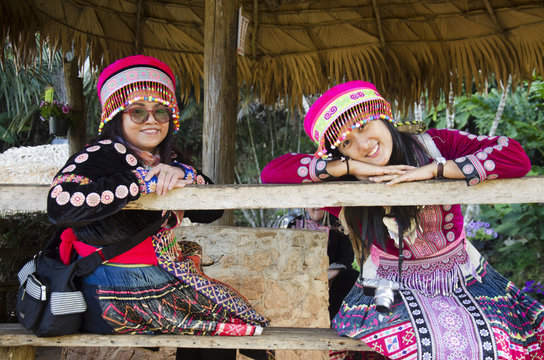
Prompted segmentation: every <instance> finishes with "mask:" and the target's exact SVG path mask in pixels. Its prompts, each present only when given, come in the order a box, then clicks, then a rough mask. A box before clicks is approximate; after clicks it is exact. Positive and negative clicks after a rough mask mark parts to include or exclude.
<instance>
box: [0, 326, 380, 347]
mask: <svg viewBox="0 0 544 360" xmlns="http://www.w3.org/2000/svg"><path fill="white" fill-rule="evenodd" d="M13 346H67V347H73V346H91V347H124V346H127V347H181V348H183V347H191V348H225V349H281V350H339V349H340V350H358V351H370V348H369V347H368V345H366V344H365V343H363V342H362V341H360V340H354V339H350V338H347V337H341V336H338V335H337V334H336V332H335V331H334V330H333V329H320V328H282V327H268V328H265V329H264V330H263V333H262V335H257V336H201V335H166V334H164V335H157V336H150V335H97V334H74V335H66V336H59V337H50V338H40V337H36V336H34V335H32V334H31V333H30V332H29V331H27V330H25V329H24V328H23V327H22V326H21V325H20V324H0V347H13Z"/></svg>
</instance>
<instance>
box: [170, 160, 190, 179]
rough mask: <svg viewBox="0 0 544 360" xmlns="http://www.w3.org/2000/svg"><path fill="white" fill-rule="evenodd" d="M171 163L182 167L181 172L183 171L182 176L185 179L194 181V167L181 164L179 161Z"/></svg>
mask: <svg viewBox="0 0 544 360" xmlns="http://www.w3.org/2000/svg"><path fill="white" fill-rule="evenodd" d="M172 165H175V166H177V167H180V168H182V169H183V172H184V173H185V176H184V177H183V178H184V179H185V180H190V181H191V182H192V183H195V182H196V176H195V174H196V170H195V168H194V167H192V166H189V165H185V164H182V163H180V162H177V161H174V162H173V163H172Z"/></svg>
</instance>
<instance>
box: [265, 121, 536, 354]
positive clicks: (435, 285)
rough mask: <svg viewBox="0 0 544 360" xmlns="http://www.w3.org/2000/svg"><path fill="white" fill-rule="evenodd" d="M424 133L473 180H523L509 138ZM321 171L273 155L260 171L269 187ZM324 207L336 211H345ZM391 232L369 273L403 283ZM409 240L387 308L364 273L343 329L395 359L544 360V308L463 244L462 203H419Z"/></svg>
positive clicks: (322, 175)
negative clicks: (369, 290)
mask: <svg viewBox="0 0 544 360" xmlns="http://www.w3.org/2000/svg"><path fill="white" fill-rule="evenodd" d="M426 134H428V135H429V136H430V138H431V139H432V141H433V142H434V144H435V145H436V148H437V149H438V150H439V152H440V153H441V155H442V156H443V157H445V158H446V159H447V160H454V161H455V162H456V164H457V165H458V167H459V169H461V171H462V172H463V174H464V175H465V179H466V181H467V185H469V186H472V185H476V184H478V183H480V182H482V181H485V180H487V179H497V178H514V177H521V176H524V175H525V174H527V173H528V172H529V170H530V168H531V165H530V161H529V159H528V157H527V155H526V154H525V152H524V151H523V149H522V148H521V146H520V144H519V143H518V142H517V141H515V140H513V139H510V138H508V137H505V136H491V137H490V136H485V135H481V136H477V135H473V134H469V133H467V132H464V131H457V130H447V129H442V130H436V129H431V130H428V131H427V132H426ZM418 139H420V141H421V138H418ZM429 161H430V162H431V161H432V159H430V160H429ZM325 169H326V160H323V159H319V158H315V157H313V155H304V154H295V153H291V154H286V155H283V156H280V157H278V158H276V159H274V160H272V161H271V162H270V163H269V164H268V165H267V166H266V167H265V168H264V170H263V172H262V175H261V177H262V180H263V182H264V183H303V182H318V181H323V180H330V179H331V178H330V177H329V175H328V174H327V173H326V171H325ZM327 210H328V211H330V212H331V213H333V214H335V215H337V214H338V212H339V210H340V209H339V208H330V209H327ZM388 228H389V227H388ZM389 230H390V235H391V239H390V240H389V241H388V243H387V247H386V250H385V251H383V250H381V249H379V248H378V247H376V246H372V249H371V256H370V257H369V259H367V260H366V262H365V264H364V266H363V276H364V277H365V278H385V279H389V280H394V281H399V279H398V248H397V246H396V245H395V242H394V240H395V239H394V238H395V236H396V234H395V233H394V232H393V231H391V228H389ZM397 242H398V239H397ZM403 244H404V247H403V253H404V257H405V261H404V263H403V273H402V279H401V286H402V290H401V291H400V292H399V296H398V298H397V299H396V300H395V302H394V304H393V306H392V307H391V312H390V313H389V314H382V313H378V312H377V311H376V307H375V304H374V300H373V297H372V296H366V295H364V294H363V291H362V288H363V287H362V279H361V278H360V279H359V280H358V281H357V283H356V284H355V286H354V287H353V289H352V290H351V292H350V294H349V295H348V296H347V297H346V298H345V300H344V303H343V305H342V307H341V309H340V311H339V313H338V314H337V315H336V317H335V319H334V320H333V327H334V328H335V329H336V330H337V332H338V333H339V334H341V335H345V336H349V337H353V338H358V339H361V340H362V341H364V342H366V343H367V344H368V345H369V346H370V347H371V348H373V349H374V350H375V351H376V352H377V353H379V354H381V355H383V356H384V357H387V358H391V359H429V360H430V359H433V360H442V359H448V360H449V359H467V360H468V359H486V360H487V359H533V358H535V359H543V358H544V351H543V349H542V348H543V346H544V339H543V338H544V306H543V305H542V304H540V303H538V302H536V301H535V300H534V299H532V298H530V297H529V296H527V295H525V294H523V293H522V292H521V291H520V290H519V289H518V288H516V287H515V286H514V284H512V283H511V282H509V281H508V280H506V279H504V278H503V277H502V276H501V275H500V274H498V273H496V271H495V270H494V269H493V268H492V267H491V266H490V265H489V264H488V263H487V262H486V261H485V260H484V259H483V258H482V257H481V256H480V254H479V253H478V252H477V251H476V250H475V249H474V248H473V247H472V246H471V245H470V243H469V242H468V241H466V239H465V235H464V229H463V215H462V213H461V207H460V205H432V206H425V207H423V208H422V210H421V211H420V214H419V227H418V228H417V229H415V231H414V232H412V233H411V234H408V235H407V236H405V238H404V241H403ZM505 308H508V309H510V311H508V312H505V311H504V309H505ZM333 354H334V357H335V358H337V359H352V358H360V356H361V354H352V353H349V352H348V353H346V352H338V353H333ZM379 358H382V357H379Z"/></svg>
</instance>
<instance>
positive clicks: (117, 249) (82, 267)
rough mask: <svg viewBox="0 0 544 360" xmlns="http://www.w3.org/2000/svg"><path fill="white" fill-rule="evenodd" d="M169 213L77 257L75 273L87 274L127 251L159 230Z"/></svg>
mask: <svg viewBox="0 0 544 360" xmlns="http://www.w3.org/2000/svg"><path fill="white" fill-rule="evenodd" d="M171 214H172V213H171V211H170V210H168V211H167V212H166V213H165V214H164V216H163V217H161V218H160V219H159V220H157V221H155V222H154V223H153V224H151V225H149V226H148V227H146V228H145V229H143V230H141V231H140V232H138V233H136V234H135V235H133V236H132V237H130V238H128V239H125V240H123V241H120V242H118V243H116V244H113V245H109V246H106V247H101V248H98V249H96V251H95V252H93V253H92V254H90V255H88V256H85V257H82V258H80V259H78V260H77V261H75V263H77V268H76V271H75V272H76V275H78V276H85V275H88V274H90V273H91V272H92V271H94V270H95V269H96V268H98V267H99V266H100V265H102V264H103V263H105V262H108V261H109V260H111V259H113V258H114V257H116V256H118V255H121V254H122V253H124V252H127V251H128V250H130V249H132V248H133V247H135V246H136V245H138V244H140V243H141V242H142V241H144V240H145V239H147V238H148V237H149V236H151V235H153V234H155V233H157V231H159V230H160V228H161V226H162V224H163V223H164V222H165V221H166V220H167V219H169V218H170V215H171Z"/></svg>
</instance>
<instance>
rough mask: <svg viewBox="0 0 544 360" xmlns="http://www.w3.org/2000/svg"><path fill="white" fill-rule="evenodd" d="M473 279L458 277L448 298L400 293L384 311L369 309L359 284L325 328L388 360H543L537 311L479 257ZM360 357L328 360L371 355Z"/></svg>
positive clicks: (540, 311) (542, 325)
mask: <svg viewBox="0 0 544 360" xmlns="http://www.w3.org/2000/svg"><path fill="white" fill-rule="evenodd" d="M475 275H476V277H474V276H472V275H469V276H466V277H462V280H460V281H459V282H458V286H457V287H456V289H455V290H454V292H453V294H451V295H450V296H444V295H438V296H429V295H425V294H422V293H421V292H418V291H414V290H406V289H405V290H402V291H401V292H400V294H399V296H398V297H397V299H396V300H395V302H394V304H393V306H392V307H391V311H390V313H387V314H382V313H379V312H378V311H376V306H375V305H374V301H373V298H372V297H371V296H365V295H364V294H363V292H362V284H361V279H359V280H358V281H357V283H356V285H355V286H354V287H353V289H352V290H351V292H350V293H349V294H348V296H347V297H346V299H345V300H344V303H343V304H342V307H341V308H340V311H339V313H338V314H337V315H336V317H335V318H334V320H333V327H334V328H335V329H336V330H337V332H338V333H339V334H340V335H343V336H349V337H352V338H356V339H361V341H364V342H365V343H367V344H368V345H369V346H370V347H371V348H372V349H373V350H374V351H376V352H377V353H378V354H381V355H383V356H384V357H385V358H389V359H417V360H446V359H448V360H449V359H467V360H473V359H474V360H475V359H481V360H506V359H510V360H513V359H516V360H517V359H520V360H525V359H527V360H529V359H544V306H543V305H542V304H540V303H539V302H538V301H536V300H535V299H533V298H531V297H530V296H528V295H526V294H524V293H523V292H521V291H520V290H519V289H518V288H517V287H515V286H514V284H512V282H510V281H508V280H506V279H505V278H504V277H502V276H501V275H500V274H499V273H497V272H496V271H495V270H494V269H493V268H492V267H491V266H490V265H489V264H488V263H487V262H486V261H485V260H484V259H483V258H481V259H480V265H479V266H478V268H477V269H476V274H475ZM478 279H480V281H479V280H478ZM365 355H366V354H354V353H352V352H342V351H338V352H331V358H334V359H370V358H373V357H372V356H374V355H371V354H368V355H370V357H368V356H365ZM378 358H379V357H378Z"/></svg>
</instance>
